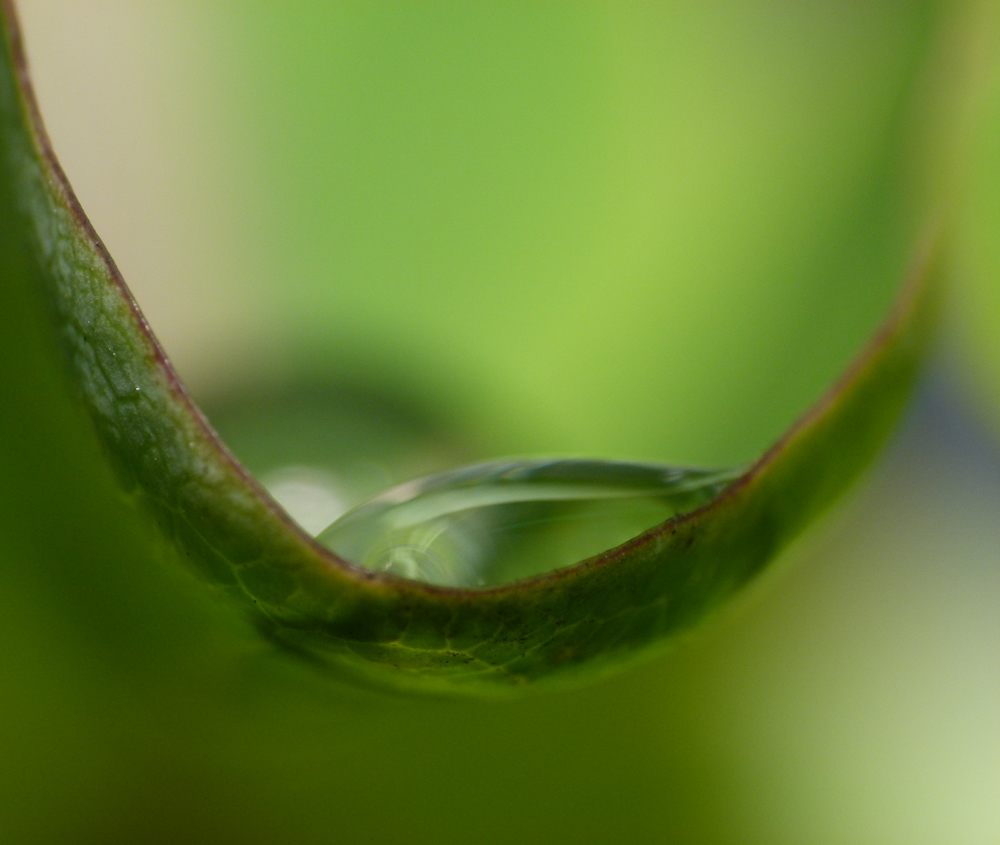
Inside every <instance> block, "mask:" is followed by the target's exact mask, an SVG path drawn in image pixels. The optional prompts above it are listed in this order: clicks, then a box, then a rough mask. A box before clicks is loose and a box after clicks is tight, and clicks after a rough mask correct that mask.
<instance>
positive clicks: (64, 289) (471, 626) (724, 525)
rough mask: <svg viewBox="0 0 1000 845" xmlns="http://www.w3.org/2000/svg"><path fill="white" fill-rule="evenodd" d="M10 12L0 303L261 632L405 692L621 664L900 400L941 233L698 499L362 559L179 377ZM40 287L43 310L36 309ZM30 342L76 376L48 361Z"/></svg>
mask: <svg viewBox="0 0 1000 845" xmlns="http://www.w3.org/2000/svg"><path fill="white" fill-rule="evenodd" d="M3 9H4V37H3V39H2V45H0V48H2V50H3V54H4V55H3V62H2V68H0V159H2V167H3V170H2V172H0V219H3V220H4V221H5V225H4V227H3V232H2V235H0V237H2V239H3V240H2V249H3V257H4V265H3V266H4V275H3V284H4V285H5V286H6V287H8V288H10V291H11V295H10V296H8V297H7V299H8V302H9V303H12V304H15V305H17V304H18V303H21V305H18V307H19V308H22V309H23V314H22V313H17V314H16V315H15V317H14V318H13V319H15V320H20V321H21V322H23V326H22V331H23V332H25V333H26V336H27V334H29V333H33V334H32V336H33V337H37V338H38V342H39V343H41V344H44V343H45V342H48V339H51V338H52V337H56V338H58V341H59V345H60V346H61V347H62V350H63V357H64V358H65V359H66V361H68V364H69V367H68V370H69V373H70V381H71V382H72V387H71V388H69V387H66V389H71V390H72V391H73V392H74V393H73V395H75V396H76V398H77V401H78V402H79V403H80V404H82V406H83V407H84V408H85V409H86V411H87V413H88V415H89V417H90V419H91V421H92V423H93V426H94V428H95V429H96V432H97V435H98V438H99V440H100V442H101V443H102V444H103V446H104V449H105V453H106V455H107V456H108V458H109V460H110V461H111V463H112V464H113V465H114V467H115V468H116V470H117V475H118V478H119V483H120V485H121V487H122V488H123V489H124V491H125V492H126V493H127V495H128V497H129V500H130V509H131V511H130V512H131V513H132V514H133V515H134V518H135V519H136V520H138V519H139V518H140V517H139V514H146V515H149V516H151V517H152V519H153V520H154V521H155V524H156V532H155V536H154V537H153V539H151V540H150V541H149V543H148V546H149V554H150V556H151V557H152V556H153V555H154V554H159V550H160V549H162V548H166V550H167V552H168V553H169V554H170V555H172V556H174V557H176V558H179V559H184V560H187V561H189V563H190V565H191V566H193V567H194V568H195V569H196V570H197V571H199V572H200V573H201V575H202V576H203V577H204V579H205V580H206V581H207V582H208V583H209V584H211V585H212V586H213V587H214V588H216V589H217V590H218V591H219V592H220V593H222V594H224V595H225V596H226V598H227V599H228V600H229V601H230V602H232V603H235V604H236V605H237V606H240V607H243V608H244V609H245V610H246V611H248V613H249V615H250V617H251V619H252V620H253V621H254V622H255V623H256V626H257V628H258V629H259V630H260V631H262V632H265V633H266V634H268V635H269V636H271V637H272V638H274V639H275V640H276V641H278V642H280V643H282V644H284V645H285V646H287V647H289V648H290V649H292V650H294V651H295V652H298V653H299V654H302V655H306V656H308V657H309V658H310V659H313V660H315V661H318V662H321V663H323V664H328V665H330V666H332V667H337V668H338V669H347V670H350V671H351V672H352V673H354V674H355V675H357V676H358V677H364V678H369V679H372V680H377V681H379V682H382V683H389V684H393V685H396V686H400V687H404V688H408V687H414V688H425V689H450V690H466V691H476V692H484V693H503V692H509V691H511V690H516V689H519V688H523V687H525V686H526V685H528V684H531V683H533V682H538V681H553V680H554V681H567V680H572V679H576V678H579V677H584V676H588V675H592V674H595V673H598V672H602V671H606V670H608V669H610V668H614V667H616V666H618V665H621V664H622V663H623V662H625V661H626V660H629V659H632V658H634V657H636V656H637V655H640V654H642V653H643V652H646V651H648V650H650V649H653V648H656V647H657V646H659V645H660V644H662V643H663V642H664V641H665V640H667V639H668V638H670V637H671V636H673V635H676V634H678V633H680V632H682V631H684V630H687V629H689V628H690V627H691V626H693V625H695V624H696V623H697V622H699V621H700V620H702V619H703V618H704V617H705V616H706V615H707V614H708V613H709V612H711V611H712V610H714V609H715V608H716V607H717V606H719V605H720V604H722V603H723V602H724V601H725V600H726V599H728V598H730V597H731V596H733V595H734V594H736V593H737V592H738V591H739V590H740V589H741V588H742V587H743V586H744V585H745V584H747V583H748V582H749V581H751V580H752V578H753V577H754V576H755V575H756V574H758V573H759V572H761V571H762V570H763V569H764V568H765V567H766V566H767V564H768V563H769V562H771V561H772V560H773V559H774V558H775V557H776V556H777V555H778V553H779V552H780V551H781V550H782V549H783V548H784V547H785V546H787V544H788V543H789V542H790V541H791V540H792V539H793V538H794V537H795V536H796V535H797V534H798V533H799V532H800V531H801V530H802V529H803V527H804V526H806V525H807V524H808V523H809V522H810V521H811V520H812V519H814V518H815V517H816V516H817V515H818V514H819V513H820V512H821V511H822V510H823V509H824V508H825V507H826V506H827V505H829V503H830V502H831V501H832V500H833V499H834V498H835V497H836V496H837V495H838V494H839V493H841V492H842V491H843V490H844V489H845V488H846V487H847V486H848V485H849V484H850V482H851V481H852V480H854V479H855V478H856V476H857V475H858V474H859V473H860V472H861V471H862V470H863V468H864V467H865V466H866V465H867V464H868V463H869V462H870V461H871V459H872V458H873V456H874V455H875V454H876V452H877V450H878V448H879V446H880V445H881V444H882V442H883V441H884V440H885V438H886V436H887V434H888V433H889V432H890V431H891V429H892V427H893V425H894V423H895V421H896V420H897V418H898V416H899V414H900V411H901V409H902V408H903V406H904V403H905V400H906V397H907V395H908V393H909V390H910V388H911V386H912V383H913V381H914V378H915V375H916V373H917V371H918V369H919V365H920V362H921V360H922V358H923V356H924V353H925V351H926V349H927V346H928V342H929V339H930V337H931V334H932V327H933V324H934V316H935V314H936V311H937V306H936V295H935V285H934V284H933V279H934V278H935V275H936V256H937V245H938V240H939V239H938V238H937V237H936V236H935V237H929V238H928V239H927V241H926V242H925V244H924V248H923V250H922V251H921V253H920V256H919V258H918V260H917V261H916V264H915V269H914V271H913V278H912V279H911V280H910V281H909V283H908V284H906V285H905V286H904V289H903V292H902V294H901V296H900V299H899V301H898V303H897V305H896V307H895V309H894V311H893V313H892V314H891V316H890V317H889V319H888V320H887V322H886V323H885V325H884V326H883V327H882V329H881V330H880V331H879V333H878V334H877V335H876V337H875V338H874V339H873V340H872V342H871V343H870V345H869V347H868V348H867V349H866V350H865V351H864V353H863V354H862V355H861V357H860V358H859V359H858V360H857V362H856V363H855V364H854V365H853V366H852V367H851V368H850V369H849V370H848V372H847V374H846V375H845V376H844V377H843V378H842V380H841V381H840V382H839V383H838V384H837V386H836V387H835V388H834V389H833V390H831V392H830V393H828V394H827V395H826V396H825V397H824V398H823V399H821V400H820V401H819V403H818V404H817V405H816V406H815V407H814V408H813V409H812V410H811V411H809V412H808V413H807V414H806V415H805V416H804V417H803V418H802V419H801V420H800V421H799V422H797V423H796V424H795V425H794V426H793V427H792V428H791V429H790V430H789V431H788V432H787V433H786V434H785V435H784V436H783V437H782V438H781V439H780V440H779V441H778V442H777V443H776V444H775V446H773V447H772V448H771V449H770V450H769V451H768V452H767V453H766V454H765V455H764V456H763V457H762V458H761V459H760V460H759V461H757V462H756V464H754V465H753V467H752V468H751V469H750V470H748V471H747V472H746V473H745V474H744V475H742V476H741V477H740V478H739V479H738V480H736V481H735V482H734V483H732V484H731V485H730V486H729V487H727V488H726V489H725V490H724V491H723V492H722V493H721V494H720V495H719V496H718V497H717V498H715V499H714V500H713V501H711V502H709V503H708V504H707V505H705V506H703V507H701V508H699V509H697V510H695V511H693V512H691V513H687V514H682V515H680V516H678V517H676V518H674V519H671V520H669V521H668V522H666V523H664V524H663V525H660V526H658V527H656V528H654V529H652V530H650V531H647V532H645V533H644V534H642V535H640V536H639V537H636V538H634V539H633V540H631V541H629V542H628V543H625V544H624V545H622V546H619V547H618V548H615V549H612V550H609V551H607V552H605V553H603V554H601V555H598V556H597V557H595V558H592V559H589V560H587V561H584V562H582V563H580V564H577V565H575V566H572V567H567V568H564V569H560V570H558V571H555V572H552V573H550V574H548V575H544V576H540V577H536V578H532V579H528V580H524V581H519V582H515V583H512V584H506V585H501V586H498V587H492V588H489V589H447V588H436V587H431V586H429V585H425V584H421V583H418V582H415V581H410V580H405V579H399V578H392V577H389V576H385V575H380V574H376V573H372V572H368V571H365V570H362V569H359V568H357V567H354V566H351V565H350V564H349V563H346V562H344V561H342V560H339V559H338V558H337V557H335V556H334V555H333V554H331V553H330V552H328V551H327V550H325V549H324V548H322V547H321V546H319V545H318V544H317V543H316V542H315V541H314V540H313V539H312V538H311V537H310V536H308V535H307V534H305V533H304V532H303V531H302V530H301V529H300V528H299V527H298V526H297V525H296V524H295V523H294V522H293V521H292V520H291V519H290V518H289V517H288V516H287V515H286V514H285V513H284V512H283V511H282V509H281V508H280V507H279V506H278V505H277V504H276V503H275V502H274V501H273V500H272V499H271V498H270V496H268V494H267V493H266V492H265V491H264V489H263V488H262V487H261V486H260V485H259V484H258V483H257V482H256V481H255V480H254V478H253V477H252V476H251V475H250V474H249V473H248V472H247V471H246V470H245V469H244V468H243V467H242V466H241V465H240V464H239V462H238V461H237V460H236V459H235V457H234V456H233V455H232V454H231V453H230V452H229V451H228V450H227V448H226V446H225V444H223V443H222V442H221V441H220V439H219V438H218V436H217V435H216V434H215V433H214V432H213V430H212V429H211V427H210V426H209V424H208V423H207V421H206V419H205V418H204V416H203V415H202V414H201V412H200V411H199V410H198V408H197V407H196V406H195V405H194V403H193V402H192V400H191V399H190V397H189V396H188V395H187V393H186V392H185V390H184V388H183V386H182V384H181V383H180V381H179V380H178V378H177V375H176V373H175V372H174V370H173V369H172V367H171V365H170V363H169V361H168V359H167V357H166V355H165V353H164V352H163V350H162V349H161V348H160V346H159V345H158V343H157V342H156V340H155V338H154V337H153V334H152V332H151V331H150V328H149V326H148V325H147V324H146V322H145V320H144V318H143V316H142V313H141V311H140V310H139V308H138V306H137V305H136V303H135V301H134V300H133V299H132V297H131V295H130V293H129V291H128V289H127V287H126V286H125V283H124V282H123V280H122V278H121V276H120V274H119V273H118V271H117V269H116V268H115V265H114V263H113V261H112V260H111V258H110V256H109V255H108V253H107V250H106V249H105V248H104V246H103V245H102V244H101V242H100V240H99V239H98V237H97V235H96V234H95V233H94V231H93V229H92V227H91V226H90V224H89V222H88V221H87V219H86V217H85V215H84V213H83V211H82V209H81V208H80V206H79V203H78V202H77V200H76V198H75V197H74V195H73V193H72V191H71V189H70V187H69V185H68V183H67V181H66V179H65V177H64V175H63V174H62V171H61V170H60V168H59V165H58V163H57V161H56V159H55V157H54V155H53V153H52V151H51V148H50V146H49V144H48V141H47V139H46V137H45V134H44V131H43V129H42V127H41V121H40V119H39V117H38V113H37V108H36V106H35V104H34V100H33V97H32V95H31V90H30V86H29V83H28V80H27V73H26V69H25V64H24V58H23V54H22V51H21V47H20V42H19V35H18V32H17V28H16V24H15V22H14V18H13V13H12V11H11V7H10V5H9V3H5V5H4V6H3ZM38 291H40V292H42V293H43V294H44V298H45V300H46V301H47V303H48V305H47V309H48V313H47V314H43V312H41V311H38V310H35V309H33V307H32V305H31V302H30V298H31V296H33V295H34V294H35V292H38ZM25 326H26V327H27V328H25ZM25 351H26V354H27V353H29V352H30V349H28V347H27V345H26V346H25ZM38 360H40V361H43V363H42V364H40V365H39V366H40V367H41V368H42V369H43V370H44V373H43V376H44V378H45V379H47V380H49V381H50V382H51V383H52V384H59V385H63V383H62V382H60V381H59V378H60V376H59V375H58V373H57V370H56V366H57V365H56V364H55V363H54V359H53V362H52V364H51V367H50V366H49V364H47V363H44V361H47V360H48V359H45V358H44V357H41V358H39V359H38ZM8 365H10V364H8ZM15 365H16V364H15ZM40 377H42V376H40ZM60 389H63V386H61V387H60ZM75 424H76V423H75V422H74V421H70V422H68V423H67V425H75ZM164 541H165V542H164Z"/></svg>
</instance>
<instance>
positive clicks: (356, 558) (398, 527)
mask: <svg viewBox="0 0 1000 845" xmlns="http://www.w3.org/2000/svg"><path fill="white" fill-rule="evenodd" d="M738 475H739V472H738V471H735V470H733V471H707V470H690V469H676V468H673V467H665V466H657V465H653V464H637V463H625V462H615V461H583V460H530V461H497V462H494V463H488V464H480V465H477V466H472V467H465V468H462V469H458V470H452V471H450V472H444V473H441V474H439V475H434V476H430V477H428V478H424V479H420V480H418V481H411V482H409V483H407V484H402V485H400V486H399V487H394V488H393V489H391V490H389V491H387V492H385V493H382V494H381V495H379V496H377V497H375V498H374V499H372V500H371V501H369V502H367V503H366V504H364V505H361V506H360V507H358V508H355V509H354V510H352V511H350V512H349V513H347V514H345V515H344V516H342V517H341V518H340V519H338V520H337V521H336V522H334V523H333V524H332V525H330V526H329V527H328V528H327V529H326V530H325V531H323V532H322V533H321V534H320V535H319V536H318V537H317V540H318V541H319V542H320V543H322V544H323V545H324V546H326V547H327V548H329V549H331V550H332V551H334V552H336V553H337V554H338V555H339V556H340V557H342V558H344V559H345V560H348V561H350V562H351V563H354V564H356V565H358V566H363V567H365V568H367V569H372V570H375V571H379V572H389V573H392V574H394V575H399V576H402V577H404V578H412V579H415V580H419V581H424V582H427V583H430V584H436V585H439V586H448V587H485V586H491V585H495V584H503V583H507V582H510V581H516V580H519V579H521V578H527V577H530V576H532V575H539V574H541V573H544V572H549V571H551V570H553V569H559V568H561V567H564V566H571V565H572V564H575V563H579V562H580V561H582V560H585V559H586V558H588V557H592V556H594V555H596V554H599V553H601V552H603V551H606V550H608V549H612V548H614V547H615V546H618V545H621V544H622V543H624V542H626V541H627V540H630V539H631V538H632V537H635V536H636V535H638V534H641V533H642V532H643V531H645V530H646V529H648V528H652V527H653V526H655V525H658V524H659V523H661V522H663V521H665V520H667V519H669V518H670V517H672V516H674V515H676V514H678V513H684V512H687V511H691V510H694V509H695V508H697V507H699V506H700V505H703V504H705V503H706V502H708V501H710V500H711V499H713V498H714V497H715V496H716V495H718V493H719V492H720V491H721V490H722V489H723V488H724V487H725V486H726V485H727V484H728V483H729V482H731V481H732V480H733V479H734V478H736V477H737V476H738Z"/></svg>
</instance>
